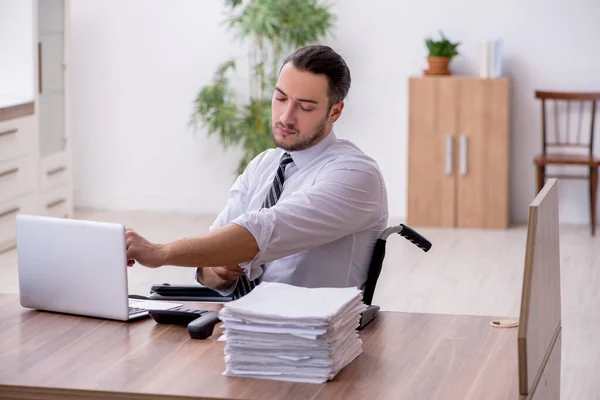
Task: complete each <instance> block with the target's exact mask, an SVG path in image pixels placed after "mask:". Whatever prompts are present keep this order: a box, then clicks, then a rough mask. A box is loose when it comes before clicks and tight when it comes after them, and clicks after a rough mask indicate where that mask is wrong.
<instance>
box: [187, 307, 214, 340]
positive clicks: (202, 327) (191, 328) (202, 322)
mask: <svg viewBox="0 0 600 400" xmlns="http://www.w3.org/2000/svg"><path fill="white" fill-rule="evenodd" d="M218 323H219V312H218V311H209V312H207V313H206V314H203V315H202V316H201V317H200V318H196V319H195V320H193V321H192V322H190V323H189V324H188V325H187V330H188V333H189V334H190V337H191V338H192V339H200V340H202V339H206V338H207V337H210V336H211V335H212V334H213V330H214V328H215V325H216V324H218Z"/></svg>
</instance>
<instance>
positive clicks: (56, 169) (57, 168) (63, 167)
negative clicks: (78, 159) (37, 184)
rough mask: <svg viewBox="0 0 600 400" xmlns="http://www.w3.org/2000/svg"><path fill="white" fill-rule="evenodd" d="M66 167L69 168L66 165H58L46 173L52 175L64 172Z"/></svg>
mask: <svg viewBox="0 0 600 400" xmlns="http://www.w3.org/2000/svg"><path fill="white" fill-rule="evenodd" d="M65 169H67V167H65V166H60V167H56V168H53V169H50V170H48V171H46V175H48V176H50V175H54V174H58V173H59V172H63V171H64V170H65Z"/></svg>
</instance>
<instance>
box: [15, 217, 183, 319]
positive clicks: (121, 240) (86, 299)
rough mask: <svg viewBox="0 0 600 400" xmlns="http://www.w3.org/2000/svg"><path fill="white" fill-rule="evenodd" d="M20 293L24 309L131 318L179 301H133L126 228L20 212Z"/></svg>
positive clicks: (18, 253)
mask: <svg viewBox="0 0 600 400" xmlns="http://www.w3.org/2000/svg"><path fill="white" fill-rule="evenodd" d="M16 219H17V266H18V274H19V296H20V300H21V305H22V306H23V307H26V308H33V309H38V310H46V311H54V312H60V313H68V314H77V315H85V316H90V317H99V318H107V319H114V320H120V321H127V320H132V319H138V318H141V317H144V316H146V315H148V310H149V309H172V308H177V307H179V306H181V304H175V303H169V302H158V301H153V300H137V299H129V296H128V287H127V268H128V267H127V255H126V251H125V227H124V226H123V225H121V224H115V223H108V222H96V221H85V220H77V219H66V218H52V217H42V216H34V215H24V214H19V215H17V217H16Z"/></svg>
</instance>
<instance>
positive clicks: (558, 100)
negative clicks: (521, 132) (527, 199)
mask: <svg viewBox="0 0 600 400" xmlns="http://www.w3.org/2000/svg"><path fill="white" fill-rule="evenodd" d="M535 98H536V99H540V100H541V104H542V154H539V155H538V156H536V157H535V158H534V162H535V165H536V168H537V192H538V193H539V192H540V190H542V187H543V186H544V183H545V181H546V179H547V178H562V179H587V180H589V201H590V225H591V233H592V236H593V235H595V232H596V190H597V187H598V166H599V165H600V159H598V158H595V157H594V154H593V151H594V122H595V116H596V115H595V114H596V101H597V100H600V93H585V92H582V93H577V92H544V91H536V92H535ZM547 103H550V104H547ZM563 103H564V105H565V109H566V113H565V115H564V117H565V120H566V121H565V122H564V125H563V122H562V121H559V120H560V115H559V105H561V104H563ZM549 105H552V106H553V107H552V109H551V110H548V108H549V107H548V106H549ZM572 109H573V110H578V111H579V112H578V118H577V120H575V121H573V122H574V123H575V125H576V131H575V132H574V134H573V135H571V125H573V123H572V122H571V118H570V117H571V110H572ZM550 113H551V114H553V115H554V118H553V122H549V121H548V115H547V114H550ZM586 115H589V121H590V124H589V125H587V124H584V123H583V120H584V116H586ZM584 125H587V128H585V126H584ZM549 128H551V129H549ZM550 130H552V131H553V134H552V135H550V134H549V133H548V131H550ZM550 150H552V151H550ZM550 165H554V166H569V167H572V166H576V167H584V168H587V169H588V170H589V173H588V174H585V175H571V174H568V175H560V174H552V175H551V174H548V173H547V172H546V167H547V166H550Z"/></svg>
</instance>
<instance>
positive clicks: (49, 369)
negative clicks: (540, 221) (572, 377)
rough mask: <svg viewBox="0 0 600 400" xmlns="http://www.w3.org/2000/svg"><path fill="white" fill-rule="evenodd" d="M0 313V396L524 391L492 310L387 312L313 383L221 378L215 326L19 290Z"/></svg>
mask: <svg viewBox="0 0 600 400" xmlns="http://www.w3.org/2000/svg"><path fill="white" fill-rule="evenodd" d="M196 306H199V305H198V304H196ZM200 306H201V305H200ZM204 307H205V308H209V307H211V306H210V305H207V304H204ZM212 307H214V305H213V306H212ZM0 316H1V318H0V398H10V399H42V398H43V399H48V398H61V399H70V398H82V397H84V398H86V399H115V398H120V399H184V398H201V399H286V400H295V399H344V400H346V399H366V398H373V399H384V400H388V399H411V400H414V399H444V400H452V399H460V400H466V399H473V400H479V399H495V400H501V399H518V398H519V391H518V372H517V364H518V363H517V330H516V329H514V328H512V329H511V328H508V329H503V328H492V327H490V325H489V322H490V320H491V319H492V317H478V316H451V315H435V314H411V313H399V312H381V313H380V314H379V315H378V317H377V318H376V319H375V321H374V322H373V323H372V324H371V325H370V326H368V327H367V328H366V329H365V330H364V331H362V332H361V337H362V339H363V342H364V344H363V354H361V355H360V356H359V357H358V358H357V359H356V360H354V361H353V362H352V363H351V364H350V365H348V366H347V367H346V368H345V369H343V370H342V371H341V372H340V373H339V374H338V376H337V377H336V378H335V379H334V380H333V381H331V382H328V383H326V384H323V385H316V384H299V383H288V382H276V381H268V380H255V379H242V378H230V377H226V376H223V375H221V372H222V371H223V369H224V360H223V346H224V343H223V342H217V341H216V338H217V337H218V335H219V333H220V331H221V329H218V328H217V329H216V333H215V334H214V335H213V336H212V337H211V338H210V339H208V340H205V341H201V340H192V339H190V338H189V336H188V333H187V330H186V328H185V327H181V326H173V325H157V324H156V323H155V322H154V321H153V320H151V319H145V320H142V321H138V322H130V323H123V322H114V321H105V320H100V319H93V318H86V317H77V316H68V315H61V314H53V313H47V312H38V311H31V310H27V309H24V308H22V307H21V306H20V304H19V301H18V297H17V295H15V294H0ZM194 396H196V397H194Z"/></svg>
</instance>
